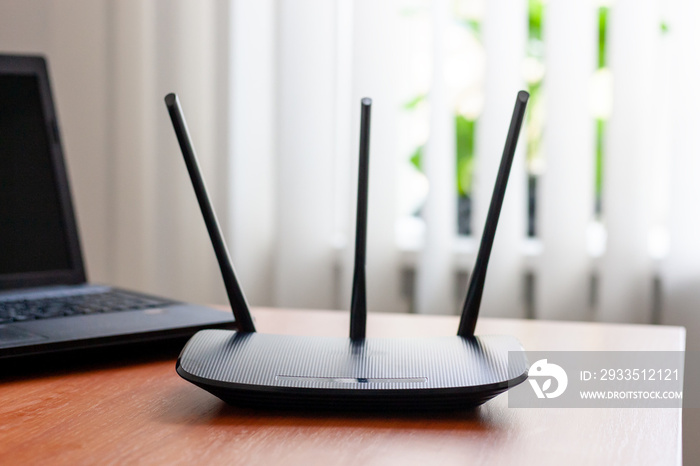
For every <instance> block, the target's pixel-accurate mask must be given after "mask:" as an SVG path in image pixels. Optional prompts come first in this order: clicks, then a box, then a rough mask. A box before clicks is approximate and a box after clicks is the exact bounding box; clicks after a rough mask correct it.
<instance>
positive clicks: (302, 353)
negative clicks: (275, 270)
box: [179, 330, 527, 390]
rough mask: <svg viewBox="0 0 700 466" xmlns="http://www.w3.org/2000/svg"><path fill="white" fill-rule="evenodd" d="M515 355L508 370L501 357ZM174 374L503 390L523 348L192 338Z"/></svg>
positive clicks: (208, 334) (250, 336)
mask: <svg viewBox="0 0 700 466" xmlns="http://www.w3.org/2000/svg"><path fill="white" fill-rule="evenodd" d="M509 352H514V353H513V354H514V355H516V356H515V357H511V361H510V362H511V365H510V367H509V364H508V363H509V361H508V354H509ZM179 364H180V368H181V369H182V370H184V371H185V372H187V373H188V374H189V375H191V376H194V377H197V378H201V379H207V380H209V381H217V382H219V383H224V384H237V385H238V384H243V385H250V386H259V387H261V388H262V387H265V388H266V389H269V388H273V387H295V388H316V389H344V390H347V389H374V390H377V389H380V390H381V389H386V390H396V389H444V388H451V387H455V388H464V387H474V388H475V389H476V387H479V386H485V385H492V384H503V383H504V382H507V381H509V380H513V379H516V378H521V379H522V377H523V374H525V373H526V372H527V361H526V359H525V356H524V353H523V349H522V346H521V345H520V343H519V342H518V341H517V340H516V339H515V338H513V337H509V336H482V337H472V338H463V337H458V336H450V337H434V338H368V339H366V340H363V341H361V342H352V341H351V340H350V339H348V338H334V337H312V336H289V335H270V334H261V333H243V334H239V333H236V332H232V331H227V330H204V331H200V332H199V333H197V334H196V335H195V336H194V337H192V339H191V340H190V341H189V343H188V344H187V346H185V348H184V349H183V351H182V354H181V355H180V360H179Z"/></svg>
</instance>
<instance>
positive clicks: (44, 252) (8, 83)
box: [0, 75, 70, 274]
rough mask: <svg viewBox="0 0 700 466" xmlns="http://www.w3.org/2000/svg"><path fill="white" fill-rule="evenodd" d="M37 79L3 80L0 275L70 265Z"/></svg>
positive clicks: (0, 93)
mask: <svg viewBox="0 0 700 466" xmlns="http://www.w3.org/2000/svg"><path fill="white" fill-rule="evenodd" d="M53 170H54V169H53V163H52V161H51V152H50V149H49V140H48V135H47V134H46V125H45V124H44V115H43V111H42V107H41V100H40V96H39V86H38V80H37V78H36V76H31V75H29V76H28V75H24V76H22V75H16V76H7V75H5V76H0V219H2V221H0V245H2V247H0V274H15V273H25V272H36V271H47V270H59V269H67V268H69V266H70V261H69V254H68V247H67V246H66V234H65V230H64V228H63V224H62V219H61V217H62V215H61V208H60V202H59V198H58V189H57V186H56V180H55V176H54V172H53Z"/></svg>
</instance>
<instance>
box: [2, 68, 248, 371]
mask: <svg viewBox="0 0 700 466" xmlns="http://www.w3.org/2000/svg"><path fill="white" fill-rule="evenodd" d="M60 139H61V138H60V134H59V129H58V124H57V120H56V113H55V111H54V104H53V99H52V96H51V87H50V84H49V76H48V71H47V66H46V61H45V60H44V58H42V57H37V56H16V55H0V359H6V358H12V357H18V356H27V355H36V354H43V353H52V352H58V351H66V350H77V349H82V348H94V347H100V346H107V345H119V344H127V343H135V342H147V341H152V340H162V339H175V338H178V339H179V338H183V337H189V336H191V335H192V334H194V333H195V332H196V331H198V330H201V329H204V328H233V327H235V324H234V321H233V317H232V315H231V313H230V312H223V311H221V310H217V309H212V308H208V307H205V306H198V305H193V304H188V303H182V302H178V301H175V300H172V299H168V298H162V297H158V296H150V295H146V294H142V293H136V292H133V291H127V290H122V289H118V288H113V287H111V286H106V285H97V284H91V283H88V282H87V278H86V273H85V267H84V264H83V258H82V254H81V249H80V240H79V237H78V230H77V226H76V221H75V216H74V214H73V206H72V202H71V194H70V187H69V183H68V177H67V175H66V166H65V161H64V158H63V151H62V149H61V140H60Z"/></svg>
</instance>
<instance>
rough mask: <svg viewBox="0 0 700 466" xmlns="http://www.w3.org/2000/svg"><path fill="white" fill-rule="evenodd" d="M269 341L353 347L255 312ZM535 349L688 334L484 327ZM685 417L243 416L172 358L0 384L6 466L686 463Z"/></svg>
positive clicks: (653, 346) (377, 317) (431, 322)
mask: <svg viewBox="0 0 700 466" xmlns="http://www.w3.org/2000/svg"><path fill="white" fill-rule="evenodd" d="M254 315H255V318H256V321H257V327H258V329H259V330H260V331H263V332H269V333H286V334H299V335H304V334H306V335H310V334H313V335H336V336H344V335H346V334H347V331H348V316H347V313H344V312H333V311H297V310H273V309H257V310H255V311H254ZM456 328H457V318H456V317H451V316H416V315H396V314H393V315H392V314H376V313H373V314H370V316H369V319H368V336H407V335H414V336H427V335H432V336H434V335H452V334H454V332H455V329H456ZM477 334H482V335H483V334H511V335H515V336H516V337H517V338H518V339H519V340H520V341H521V342H522V343H523V345H524V347H525V348H526V349H528V350H623V351H624V350H683V349H685V332H684V330H683V329H682V328H679V327H652V326H641V325H616V324H595V323H563V322H543V321H525V320H506V319H486V318H485V319H482V320H480V322H479V326H478V328H477ZM680 439H681V411H680V409H622V408H620V409H510V408H508V407H507V396H506V395H501V396H498V397H497V398H495V399H494V400H491V401H489V402H488V403H486V404H485V405H483V406H481V407H480V408H477V409H476V410H474V411H473V412H468V413H457V414H450V415H443V416H434V417H429V418H426V417H419V416H414V417H411V416H408V417H401V416H379V415H377V416H359V415H357V416H355V415H314V414H308V415H303V416H300V415H287V414H275V413H259V412H254V411H247V410H241V409H236V408H232V407H230V406H228V405H226V404H224V403H223V402H222V401H220V400H219V399H217V398H215V397H213V396H212V395H210V394H208V393H206V392H205V391H203V390H201V389H199V388H197V387H195V386H193V385H191V384H189V383H187V382H185V381H184V380H182V379H181V378H180V377H178V376H177V374H176V373H175V361H174V357H173V354H172V353H171V354H170V355H167V356H166V357H163V356H159V357H150V358H149V357H137V358H132V359H130V360H127V361H115V360H111V361H108V362H99V363H91V364H86V365H77V366H76V365H71V367H70V368H69V369H56V368H41V369H35V370H29V371H25V372H23V373H20V374H14V375H7V374H5V375H4V376H3V377H2V379H0V464H28V463H29V464H31V463H34V464H94V463H101V464H131V463H144V464H152V463H168V464H170V463H179V464H212V463H220V464H246V465H255V464H264V465H272V464H352V465H363V466H366V465H372V464H401V465H414V464H415V465H429V464H440V465H449V464H460V465H463V464H489V465H498V464H507V465H510V464H536V465H544V464H567V465H570V464H595V465H602V464H636V465H641V464H654V465H657V464H678V463H680V461H681V440H680Z"/></svg>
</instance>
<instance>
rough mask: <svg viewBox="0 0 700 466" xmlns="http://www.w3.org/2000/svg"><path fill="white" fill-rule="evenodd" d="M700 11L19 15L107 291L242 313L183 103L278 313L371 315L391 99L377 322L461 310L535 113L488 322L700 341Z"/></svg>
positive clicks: (367, 9) (176, 1) (118, 10)
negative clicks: (519, 321)
mask: <svg viewBox="0 0 700 466" xmlns="http://www.w3.org/2000/svg"><path fill="white" fill-rule="evenodd" d="M697 24H700V4H698V3H697V2H693V1H691V0H665V1H661V0H618V1H614V2H613V1H602V0H599V1H593V0H579V1H570V0H549V1H547V0H488V1H487V0H434V1H428V0H385V1H381V2H376V1H373V0H356V1H351V0H332V1H328V0H324V1H319V0H294V1H292V0H258V1H255V2H247V1H243V0H228V1H223V0H202V1H197V2H191V1H185V0H169V1H165V0H162V1H140V0H139V1H136V0H60V1H59V0H54V1H50V0H2V2H0V51H2V52H5V53H13V52H14V53H41V54H45V55H46V56H47V57H48V60H49V66H50V71H51V72H52V75H53V81H54V92H55V97H56V100H57V105H58V113H59V118H60V122H61V125H62V131H63V135H64V141H63V142H64V147H65V151H66V156H67V159H68V165H69V170H70V175H71V179H72V182H73V187H74V197H75V202H76V204H77V213H78V218H79V223H80V230H81V233H82V239H83V248H84V251H85V255H86V259H87V265H88V272H89V274H90V277H91V279H92V280H93V281H102V282H109V283H115V284H118V285H122V286H124V287H129V288H134V289H139V290H144V291H149V292H153V293H158V294H164V295H168V296H173V297H176V298H181V299H186V300H191V301H198V302H204V303H224V302H225V294H224V292H223V286H222V283H221V280H220V277H219V273H218V270H217V265H216V262H215V259H214V254H213V252H212V250H211V246H210V244H209V240H208V237H207V235H206V230H205V228H204V224H203V222H202V220H201V216H200V214H199V210H198V208H197V205H196V201H195V197H194V194H193V192H192V189H191V187H190V184H189V181H188V179H187V175H186V171H185V167H184V164H183V163H182V161H181V156H180V152H179V150H178V147H177V144H176V140H175V137H174V134H173V131H172V129H171V127H170V123H169V119H168V116H167V113H166V110H165V106H164V104H163V97H164V96H165V94H166V93H168V92H177V93H178V94H179V96H180V99H181V102H182V105H183V108H184V111H185V114H186V117H187V119H188V122H189V125H190V129H191V131H192V135H193V139H194V142H195V145H196V148H197V150H198V153H199V156H200V158H201V161H202V166H203V169H204V173H205V177H206V179H207V182H208V185H209V187H210V189H211V192H212V195H213V197H214V201H215V204H216V208H217V210H218V212H219V216H220V218H221V220H222V221H223V229H224V230H225V233H226V236H227V238H228V241H229V245H230V248H231V252H232V256H233V259H234V263H235V266H236V268H237V271H238V274H239V276H240V280H241V282H242V283H243V286H244V289H245V292H246V294H247V296H248V298H249V300H250V302H251V303H252V304H253V305H257V306H281V307H290V308H291V307H301V308H325V309H347V308H348V307H349V304H350V285H351V276H352V274H351V270H352V249H353V244H354V221H355V195H356V175H357V151H358V141H359V111H360V98H361V97H365V96H369V97H371V98H372V99H373V101H374V105H373V114H372V136H371V137H372V139H371V166H370V173H371V180H370V204H369V232H368V233H369V238H368V241H369V244H368V294H369V310H370V312H373V311H374V312H382V311H383V312H416V313H439V314H452V313H455V312H457V310H458V309H459V307H460V306H461V302H462V299H463V296H464V291H465V289H466V282H467V279H468V275H469V272H470V269H471V267H472V264H473V262H474V258H475V252H476V248H477V247H478V240H479V237H480V235H481V231H482V228H483V224H484V220H485V216H486V210H487V206H488V202H489V200H490V196H491V190H492V188H493V183H494V180H495V176H496V171H497V167H498V163H499V161H500V156H501V153H502V150H503V144H504V141H505V136H506V132H507V128H508V124H509V121H510V115H511V112H512V108H513V104H514V101H515V96H516V92H517V91H518V90H519V89H525V90H527V91H529V92H530V94H531V98H530V103H529V107H528V113H527V115H526V120H525V123H524V126H523V131H522V133H521V138H520V142H519V145H518V152H517V156H516V162H515V164H514V168H513V171H512V173H511V178H510V183H509V187H508V193H507V196H506V201H505V205H504V209H503V212H502V216H501V221H500V225H499V229H498V235H497V237H496V243H495V247H494V251H493V255H492V259H491V264H490V268H489V274H488V280H487V285H486V290H485V297H484V302H483V306H482V313H483V315H486V316H499V317H527V318H546V319H569V320H594V321H611V322H634V323H668V324H679V325H684V326H686V327H687V328H688V331H689V336H688V346H689V348H694V349H698V348H700V345H699V344H698V337H699V336H700V312H698V310H697V309H696V307H697V306H698V305H700V239H699V238H698V236H699V234H700V209H699V208H698V204H697V200H698V199H700V183H699V182H698V179H699V178H700V138H698V137H697V132H698V128H700V113H699V112H698V111H697V109H698V108H699V106H700V88H699V87H698V85H697V83H698V82H700V61H699V60H698V59H697V50H698V46H699V45H700V28H698V27H697Z"/></svg>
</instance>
